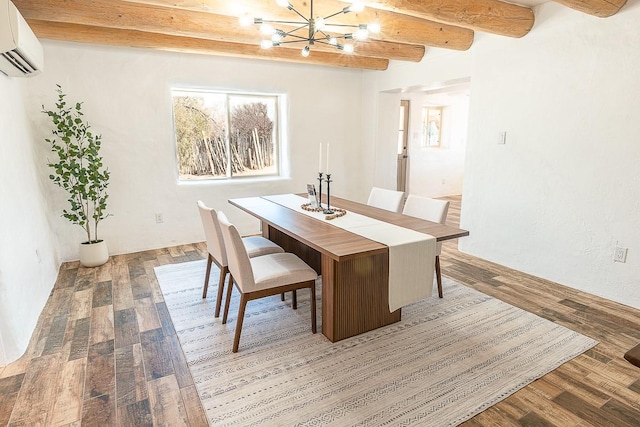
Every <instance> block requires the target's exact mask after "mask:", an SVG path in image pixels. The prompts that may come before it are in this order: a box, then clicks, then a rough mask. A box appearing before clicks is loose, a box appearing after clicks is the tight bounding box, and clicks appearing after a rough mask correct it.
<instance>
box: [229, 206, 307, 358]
mask: <svg viewBox="0 0 640 427" xmlns="http://www.w3.org/2000/svg"><path fill="white" fill-rule="evenodd" d="M218 220H219V223H220V228H221V229H222V237H223V239H224V243H225V247H226V250H227V259H228V260H229V271H230V272H231V276H232V277H233V280H229V287H228V290H227V298H226V304H225V308H224V316H223V318H222V323H223V324H225V323H227V317H228V313H229V305H230V302H231V292H232V289H233V287H232V284H235V285H236V287H237V288H238V291H240V304H239V307H238V318H237V319H236V331H235V337H234V340H233V349H232V351H233V352H234V353H236V352H237V351H238V346H239V344H240V334H241V333H242V323H243V321H244V313H245V309H246V306H247V302H249V301H251V300H254V299H258V298H264V297H267V296H271V295H277V294H281V293H283V292H288V291H295V290H297V289H303V288H308V289H309V291H310V294H311V295H310V297H311V299H310V301H311V304H310V305H311V307H310V309H311V331H312V332H313V333H314V334H315V333H316V329H317V328H316V287H315V284H316V279H317V277H318V274H317V273H316V272H315V271H314V270H313V269H312V268H311V267H309V266H308V265H307V264H306V263H305V262H304V261H302V260H301V259H300V258H298V257H297V256H296V255H294V254H291V253H276V254H269V255H264V256H260V257H255V258H249V255H248V254H247V250H246V248H245V246H244V245H243V244H242V238H241V237H240V234H239V233H238V230H237V229H236V227H235V226H233V224H231V223H229V220H228V219H227V217H226V216H225V215H224V213H222V212H218ZM293 308H294V309H295V308H296V307H295V306H294V307H293Z"/></svg>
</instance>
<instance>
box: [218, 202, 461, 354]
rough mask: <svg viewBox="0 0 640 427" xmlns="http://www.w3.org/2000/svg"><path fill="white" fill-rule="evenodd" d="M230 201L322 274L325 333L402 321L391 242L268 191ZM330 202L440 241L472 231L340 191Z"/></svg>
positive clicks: (332, 335)
mask: <svg viewBox="0 0 640 427" xmlns="http://www.w3.org/2000/svg"><path fill="white" fill-rule="evenodd" d="M304 196H306V195H304ZM325 201H326V200H325ZM229 203H231V204H232V205H233V206H236V207H238V208H240V209H241V210H243V211H245V212H247V213H249V214H251V215H253V216H254V217H256V218H258V219H259V220H260V221H261V223H262V234H263V236H264V237H266V238H268V239H270V240H272V241H273V242H275V243H277V244H278V245H280V246H281V247H282V248H283V249H284V250H285V251H287V252H291V253H294V254H296V255H298V256H299V257H300V258H301V259H303V260H304V261H305V262H306V263H307V264H309V265H310V266H311V267H312V268H313V269H314V270H316V272H317V273H318V274H320V275H322V333H323V334H324V335H325V336H326V337H327V338H328V339H329V340H330V341H331V342H336V341H340V340H342V339H345V338H349V337H352V336H355V335H359V334H361V333H364V332H368V331H371V330H373V329H377V328H380V327H382V326H386V325H390V324H392V323H395V322H398V321H400V319H401V316H402V310H401V309H398V310H396V311H394V312H390V311H389V248H388V247H387V246H386V245H383V244H381V243H378V242H375V241H373V240H369V239H367V238H364V237H362V236H359V235H357V234H354V233H351V232H349V231H346V230H344V229H341V228H338V227H335V226H333V225H331V224H330V221H327V222H325V221H319V220H317V219H315V218H313V217H311V216H308V215H304V214H303V213H300V212H296V211H294V210H293V209H289V208H287V207H285V206H282V205H280V204H278V203H275V202H273V201H270V200H268V199H267V198H265V197H246V198H239V199H230V200H229ZM331 205H332V206H335V207H338V208H342V209H346V210H347V215H348V212H355V213H358V214H361V215H366V216H368V217H371V218H374V219H377V220H380V221H385V222H388V223H391V224H395V225H398V226H401V227H405V228H409V229H412V230H415V231H419V232H422V233H426V234H430V235H432V236H434V237H435V238H436V241H438V242H441V241H444V240H449V239H456V238H458V237H464V236H468V235H469V232H468V231H466V230H462V229H460V228H456V227H450V226H447V225H443V224H439V223H436V222H431V221H425V220H422V219H419V218H415V217H411V216H407V215H403V214H400V213H395V212H389V211H386V210H383V209H378V208H374V207H371V206H367V205H364V204H361V203H357V202H353V201H350V200H347V199H342V198H339V197H333V196H332V197H331Z"/></svg>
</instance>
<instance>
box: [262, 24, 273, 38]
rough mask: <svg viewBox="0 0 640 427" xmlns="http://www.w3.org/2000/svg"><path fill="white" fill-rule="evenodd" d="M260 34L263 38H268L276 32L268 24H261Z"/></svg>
mask: <svg viewBox="0 0 640 427" xmlns="http://www.w3.org/2000/svg"><path fill="white" fill-rule="evenodd" d="M260 32H261V33H262V34H264V35H265V36H270V35H272V34H274V33H275V32H276V29H275V28H273V27H272V26H271V25H269V24H265V23H262V24H260Z"/></svg>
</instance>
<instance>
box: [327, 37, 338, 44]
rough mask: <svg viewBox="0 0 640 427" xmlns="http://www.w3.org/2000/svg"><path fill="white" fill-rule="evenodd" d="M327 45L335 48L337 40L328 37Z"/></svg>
mask: <svg viewBox="0 0 640 427" xmlns="http://www.w3.org/2000/svg"><path fill="white" fill-rule="evenodd" d="M329 44H330V45H332V46H337V45H338V39H337V38H335V37H329Z"/></svg>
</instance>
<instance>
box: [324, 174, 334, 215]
mask: <svg viewBox="0 0 640 427" xmlns="http://www.w3.org/2000/svg"><path fill="white" fill-rule="evenodd" d="M324 181H325V182H326V183H327V209H325V210H324V213H325V214H326V215H331V214H333V213H335V212H334V211H333V210H332V209H331V174H330V173H328V174H327V179H325V180H324Z"/></svg>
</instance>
